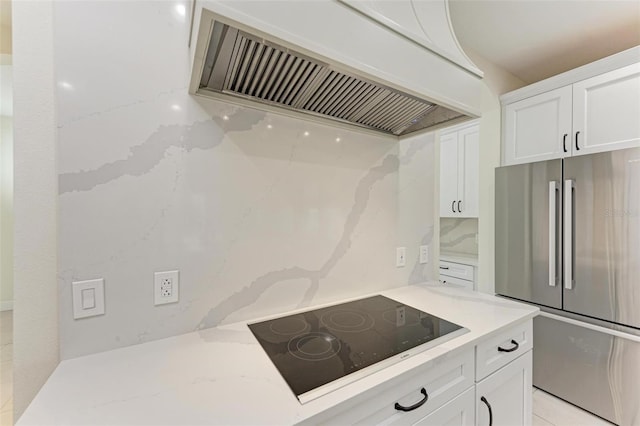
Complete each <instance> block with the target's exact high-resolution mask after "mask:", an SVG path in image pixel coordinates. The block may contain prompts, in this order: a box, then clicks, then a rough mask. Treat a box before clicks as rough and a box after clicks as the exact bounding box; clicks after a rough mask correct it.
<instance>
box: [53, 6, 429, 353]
mask: <svg viewBox="0 0 640 426" xmlns="http://www.w3.org/2000/svg"><path fill="white" fill-rule="evenodd" d="M54 8H55V9H54V12H55V15H54V18H55V21H54V25H55V29H56V31H55V37H54V40H53V42H54V48H55V64H56V73H57V78H58V82H57V83H58V92H57V99H58V111H57V112H58V114H57V115H58V144H59V147H58V148H59V149H58V152H59V171H60V175H59V249H58V251H59V253H58V259H59V265H58V269H59V291H60V298H59V300H60V306H59V307H60V309H59V312H60V347H61V356H62V358H63V359H65V358H71V357H76V356H80V355H83V354H89V353H94V352H99V351H104V350H108V349H112V348H116V347H121V346H126V345H131V344H135V343H141V342H145V341H149V340H153V339H159V338H163V337H168V336H172V335H176V334H180V333H185V332H189V331H193V330H197V329H202V328H207V327H213V326H216V325H218V324H223V323H230V322H235V321H240V320H247V319H251V318H256V317H260V316H264V315H272V314H277V313H280V312H283V311H286V310H290V309H295V308H300V307H305V306H308V305H312V304H318V303H324V302H330V301H335V300H339V299H341V298H346V297H354V296H359V295H362V294H367V293H372V292H376V291H380V290H383V289H388V288H393V287H399V286H404V285H408V284H413V283H418V282H423V281H426V280H430V279H433V278H434V277H435V271H434V269H435V268H434V265H435V263H436V262H435V259H433V258H430V259H429V262H428V263H427V264H419V263H418V246H419V245H421V244H427V245H431V246H432V245H433V244H437V243H438V235H437V234H435V235H434V223H435V218H434V214H435V212H436V208H437V206H435V205H434V203H435V202H434V200H435V199H436V198H437V192H436V191H437V190H436V188H435V182H436V177H435V176H434V173H433V166H434V149H435V145H434V143H435V142H434V135H433V134H430V133H428V134H423V135H420V136H416V137H413V138H409V139H404V140H403V141H401V142H398V141H396V140H391V139H388V138H384V137H377V136H371V135H365V134H362V133H360V132H353V131H348V130H343V129H338V128H336V127H332V126H327V125H323V124H319V123H313V122H308V121H303V120H298V119H293V118H289V117H285V116H280V115H275V114H270V113H265V112H262V111H258V110H253V109H249V108H241V107H237V106H233V105H230V104H226V103H222V102H216V101H211V100H203V99H201V98H197V97H194V96H191V95H189V94H188V92H187V84H188V81H189V78H190V60H189V50H188V47H187V44H188V31H189V22H188V19H187V16H185V13H184V12H185V10H189V7H188V5H187V4H186V3H184V4H180V3H173V2H161V1H155V2H147V1H139V2H138V1H128V2H103V1H85V2H56V3H55V4H54ZM397 246H405V247H407V266H406V267H404V268H396V267H395V249H396V247H397ZM432 247H433V246H432ZM433 252H434V250H429V253H433ZM174 269H178V270H179V271H180V300H179V302H178V303H174V304H168V305H162V306H154V304H153V273H154V272H156V271H167V270H174ZM93 278H104V279H105V300H106V313H105V315H102V316H97V317H91V318H85V319H80V320H74V319H73V315H72V298H71V283H72V282H73V281H78V280H86V279H93Z"/></svg>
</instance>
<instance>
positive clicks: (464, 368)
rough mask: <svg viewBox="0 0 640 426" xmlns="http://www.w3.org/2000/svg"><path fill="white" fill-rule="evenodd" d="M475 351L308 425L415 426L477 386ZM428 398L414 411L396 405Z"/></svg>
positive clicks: (367, 395)
mask: <svg viewBox="0 0 640 426" xmlns="http://www.w3.org/2000/svg"><path fill="white" fill-rule="evenodd" d="M474 377H475V374H474V362H473V349H469V350H466V351H464V352H462V353H460V354H458V355H455V356H453V357H445V358H444V359H442V360H436V362H434V363H429V364H428V365H426V366H421V367H418V368H415V369H413V370H411V371H408V372H407V373H405V374H402V375H400V376H398V377H397V378H396V379H394V380H392V381H390V382H388V383H384V384H381V385H380V386H377V387H376V388H374V389H371V390H370V391H367V392H365V393H363V394H361V395H359V397H358V398H357V400H358V402H354V404H345V405H343V406H342V407H341V410H340V412H339V413H336V414H334V415H332V416H330V417H325V416H321V417H322V418H319V417H316V418H315V419H313V418H312V419H311V421H310V422H305V423H308V424H331V425H333V424H358V425H372V424H381V423H382V424H385V425H400V424H402V425H404V424H407V425H411V424H414V423H416V422H417V421H418V420H420V419H422V418H424V417H425V416H426V415H427V414H430V413H431V412H433V411H434V410H436V409H437V408H439V407H441V406H442V405H444V404H445V403H446V402H448V401H450V400H451V399H453V398H454V397H455V396H456V395H458V394H460V393H462V392H463V391H464V390H465V389H468V388H469V387H470V386H473V384H474ZM422 389H424V390H425V392H426V393H427V395H428V398H427V400H426V402H425V403H424V404H422V405H421V406H420V407H419V408H416V409H415V410H412V411H401V410H398V409H396V408H395V404H396V403H398V404H401V405H402V406H404V407H410V406H412V405H415V404H417V403H419V402H420V401H422V400H423V399H425V396H424V394H423V393H422V392H421V390H422Z"/></svg>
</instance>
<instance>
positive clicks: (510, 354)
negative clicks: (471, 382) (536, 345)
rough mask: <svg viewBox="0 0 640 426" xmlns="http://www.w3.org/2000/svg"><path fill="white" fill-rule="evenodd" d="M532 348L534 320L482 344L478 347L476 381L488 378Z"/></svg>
mask: <svg viewBox="0 0 640 426" xmlns="http://www.w3.org/2000/svg"><path fill="white" fill-rule="evenodd" d="M514 342H515V343H514ZM532 347H533V321H532V320H529V321H527V322H525V323H523V324H519V325H517V326H515V327H511V328H509V329H508V330H506V331H504V332H502V333H500V334H498V335H496V336H494V337H492V338H489V339H487V340H485V341H483V342H481V343H480V344H478V345H477V346H476V381H479V380H482V379H483V378H485V377H487V376H488V375H489V374H491V373H493V372H494V371H496V370H497V369H499V368H501V367H503V366H504V365H506V364H508V363H509V362H511V361H513V360H514V359H516V358H517V357H519V356H520V355H522V354H524V353H525V352H527V351H528V350H529V349H531V348H532ZM514 348H515V349H514Z"/></svg>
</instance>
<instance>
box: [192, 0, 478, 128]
mask: <svg viewBox="0 0 640 426" xmlns="http://www.w3.org/2000/svg"><path fill="white" fill-rule="evenodd" d="M258 3H259V2H257V3H255V4H258ZM236 4H237V3H236ZM234 5H235V4H234ZM205 12H206V14H207V16H208V17H209V18H210V20H209V21H208V22H209V23H208V24H207V26H204V25H203V24H201V27H203V28H205V30H206V28H207V27H208V31H206V33H203V31H202V28H201V29H200V33H199V35H198V48H197V53H196V62H195V63H194V70H193V72H194V74H193V78H194V80H192V86H191V91H192V93H195V94H198V95H200V96H205V97H212V98H216V99H220V100H224V101H228V102H235V103H239V104H242V105H248V106H252V107H256V108H261V109H267V110H272V111H278V110H280V111H281V112H289V113H291V114H292V115H296V116H298V117H300V116H301V115H300V114H302V117H304V116H306V117H308V118H319V119H323V120H331V121H332V122H333V123H335V122H339V123H341V124H344V125H348V126H357V127H358V128H361V129H366V130H368V131H373V132H377V133H383V134H387V135H390V136H403V135H407V134H409V133H412V132H415V131H418V130H422V129H425V128H429V127H432V126H438V125H441V124H443V123H447V122H450V121H459V119H464V118H466V117H468V114H465V113H462V112H460V111H456V110H454V109H451V108H446V107H444V106H441V105H437V104H436V103H434V102H432V101H430V100H427V99H424V98H422V97H419V96H416V94H415V93H416V91H413V93H409V92H410V91H411V90H407V91H405V90H402V88H400V89H399V88H398V85H397V84H396V85H394V86H395V87H391V84H389V85H387V84H384V83H383V82H381V81H380V79H376V80H377V81H374V79H372V78H367V77H366V76H364V75H362V74H365V73H362V74H361V73H360V72H358V71H357V70H356V71H354V69H353V67H347V66H345V67H342V66H340V65H339V64H338V62H337V61H331V63H329V61H323V60H321V59H318V58H321V57H322V55H317V56H316V55H315V52H310V51H309V49H305V48H296V47H295V44H293V43H290V42H287V43H284V42H278V41H277V40H281V39H279V38H277V37H270V35H269V33H265V31H260V30H255V31H252V30H251V27H249V26H247V25H245V24H242V25H240V24H237V23H234V22H233V21H232V20H229V19H219V18H220V17H219V16H215V15H213V14H210V13H209V12H207V11H204V12H203V16H204V15H205ZM350 13H352V14H353V12H350ZM212 16H213V18H211V17H212ZM203 22H207V21H206V20H205V19H203ZM385 31H387V30H385ZM405 42H406V40H405ZM285 44H286V45H285ZM302 52H305V53H302ZM311 55H313V56H315V57H311ZM198 58H199V59H198ZM408 60H409V61H411V60H412V59H411V58H408ZM442 62H446V60H445V59H442ZM449 66H451V65H449ZM426 71H427V74H428V71H430V70H426ZM436 73H439V74H442V72H441V71H437V72H436V71H434V74H436ZM425 78H428V76H427V75H425ZM195 79H197V80H195ZM196 83H197V85H196ZM460 109H461V110H463V111H464V108H460Z"/></svg>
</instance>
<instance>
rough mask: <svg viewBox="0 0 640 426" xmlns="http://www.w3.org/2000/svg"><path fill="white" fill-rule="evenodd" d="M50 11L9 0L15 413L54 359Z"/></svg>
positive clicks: (48, 371) (55, 292) (54, 215)
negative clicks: (11, 22)
mask: <svg viewBox="0 0 640 426" xmlns="http://www.w3.org/2000/svg"><path fill="white" fill-rule="evenodd" d="M52 15H53V14H52V4H51V2H49V1H38V2H30V1H19V2H14V5H13V88H14V95H13V101H14V109H13V114H14V117H13V118H14V121H13V129H14V153H13V154H14V215H15V227H14V230H15V233H14V238H15V240H14V296H15V302H14V314H13V315H14V320H13V321H14V339H13V347H14V355H13V390H14V396H13V398H14V399H13V405H14V412H15V417H14V418H18V417H19V416H20V414H21V413H22V412H23V411H24V409H25V408H26V406H27V404H28V403H29V402H30V401H31V399H32V398H33V397H34V395H35V394H36V392H37V391H38V390H39V389H40V387H41V386H42V384H43V383H44V382H45V381H46V379H47V377H49V375H50V374H51V372H52V371H53V369H54V368H55V367H56V365H57V364H58V362H59V352H58V303H57V302H58V287H57V279H56V272H57V267H56V266H57V261H56V253H57V240H56V222H57V208H56V206H57V201H58V198H57V170H56V145H55V142H56V140H55V128H56V120H55V102H54V93H55V89H54V66H53V22H52Z"/></svg>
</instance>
